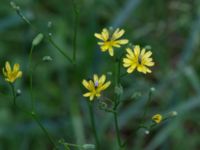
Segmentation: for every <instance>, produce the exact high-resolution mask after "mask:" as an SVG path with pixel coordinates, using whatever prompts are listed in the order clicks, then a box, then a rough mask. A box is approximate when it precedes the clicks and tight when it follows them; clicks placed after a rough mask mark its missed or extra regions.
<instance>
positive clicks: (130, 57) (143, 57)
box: [123, 45, 155, 74]
mask: <svg viewBox="0 0 200 150" xmlns="http://www.w3.org/2000/svg"><path fill="white" fill-rule="evenodd" d="M126 51H127V54H126V58H124V59H123V66H124V67H126V68H128V69H127V72H128V73H132V72H133V71H134V70H135V69H136V68H137V71H139V72H142V73H144V74H146V73H151V70H150V69H149V68H148V67H151V66H154V64H155V63H154V62H153V59H152V58H150V56H151V55H152V52H151V51H147V52H146V50H145V49H144V48H143V49H142V50H140V46H139V45H136V46H135V47H133V49H131V48H127V49H126Z"/></svg>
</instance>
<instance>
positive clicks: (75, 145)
mask: <svg viewBox="0 0 200 150" xmlns="http://www.w3.org/2000/svg"><path fill="white" fill-rule="evenodd" d="M64 146H67V147H69V146H70V147H76V148H82V146H81V145H77V144H71V143H64Z"/></svg>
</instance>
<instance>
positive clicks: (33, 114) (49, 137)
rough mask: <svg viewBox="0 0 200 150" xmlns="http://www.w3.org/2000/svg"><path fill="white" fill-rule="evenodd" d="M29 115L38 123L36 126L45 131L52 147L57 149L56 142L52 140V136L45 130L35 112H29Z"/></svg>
mask: <svg viewBox="0 0 200 150" xmlns="http://www.w3.org/2000/svg"><path fill="white" fill-rule="evenodd" d="M31 116H32V118H33V119H34V120H35V121H36V123H37V124H38V126H39V127H40V128H41V129H42V131H43V132H44V133H45V135H46V136H47V137H48V139H49V141H50V142H51V143H52V144H53V145H54V148H55V149H58V148H57V145H56V143H55V142H54V140H53V138H52V137H51V136H50V134H49V132H48V131H47V130H46V128H45V127H44V126H43V125H42V123H41V122H40V120H39V118H38V116H37V114H36V113H35V112H31Z"/></svg>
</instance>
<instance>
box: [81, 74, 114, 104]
mask: <svg viewBox="0 0 200 150" xmlns="http://www.w3.org/2000/svg"><path fill="white" fill-rule="evenodd" d="M105 81H106V76H105V75H102V76H101V77H98V75H96V74H94V76H93V80H89V81H86V80H83V81H82V84H83V86H84V87H85V88H86V89H87V90H88V91H89V92H87V93H85V94H83V96H84V97H89V99H90V101H92V100H93V99H94V97H95V96H96V97H100V96H101V92H102V91H104V90H105V89H107V88H108V87H109V86H110V84H111V82H110V81H108V82H105Z"/></svg>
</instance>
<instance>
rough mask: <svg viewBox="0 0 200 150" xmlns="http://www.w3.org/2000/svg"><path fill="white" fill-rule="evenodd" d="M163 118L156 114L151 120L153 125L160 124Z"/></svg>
mask: <svg viewBox="0 0 200 150" xmlns="http://www.w3.org/2000/svg"><path fill="white" fill-rule="evenodd" d="M162 119H163V117H162V115H161V114H156V115H154V116H153V117H152V120H153V121H154V122H155V123H160V122H161V121H162Z"/></svg>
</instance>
